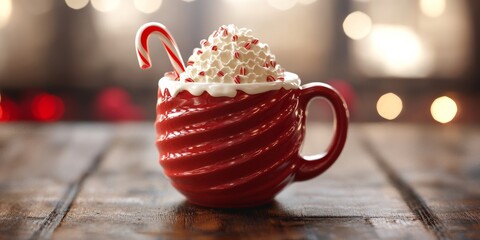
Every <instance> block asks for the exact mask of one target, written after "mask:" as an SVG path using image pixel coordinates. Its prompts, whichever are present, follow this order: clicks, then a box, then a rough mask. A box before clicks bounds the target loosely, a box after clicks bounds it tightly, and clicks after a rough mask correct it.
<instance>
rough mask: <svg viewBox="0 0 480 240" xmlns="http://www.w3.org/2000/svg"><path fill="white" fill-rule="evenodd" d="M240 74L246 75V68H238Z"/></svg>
mask: <svg viewBox="0 0 480 240" xmlns="http://www.w3.org/2000/svg"><path fill="white" fill-rule="evenodd" d="M240 75H247V69H246V68H245V67H241V68H240Z"/></svg>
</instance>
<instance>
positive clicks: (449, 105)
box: [430, 96, 458, 123]
mask: <svg viewBox="0 0 480 240" xmlns="http://www.w3.org/2000/svg"><path fill="white" fill-rule="evenodd" d="M457 110H458V109H457V104H456V103H455V101H453V99H451V98H449V97H447V96H442V97H439V98H437V99H435V101H433V103H432V106H431V107H430V112H431V113H432V117H433V119H435V121H437V122H440V123H448V122H450V121H452V120H453V118H454V117H455V115H457Z"/></svg>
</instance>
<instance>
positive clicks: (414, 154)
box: [364, 124, 480, 239]
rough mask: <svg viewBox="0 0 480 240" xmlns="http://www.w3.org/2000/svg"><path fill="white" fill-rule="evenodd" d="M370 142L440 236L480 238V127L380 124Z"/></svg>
mask: <svg viewBox="0 0 480 240" xmlns="http://www.w3.org/2000/svg"><path fill="white" fill-rule="evenodd" d="M364 133H365V136H366V139H365V140H364V143H365V145H366V146H367V148H368V149H369V151H370V152H371V153H372V155H374V156H375V158H376V161H377V163H378V164H379V166H380V167H381V168H383V169H384V170H385V171H386V172H387V173H388V175H389V179H390V181H391V182H392V183H393V184H394V185H396V186H397V188H398V189H399V192H400V193H401V194H402V196H403V197H404V199H405V200H406V201H407V202H409V206H410V208H411V209H412V210H413V211H414V212H415V213H416V215H417V216H418V217H419V219H421V220H422V222H423V223H424V225H425V226H426V227H427V228H428V229H430V230H431V231H432V232H433V233H434V234H435V235H436V236H437V237H438V238H440V239H479V238H480V159H479V156H480V148H479V146H480V129H479V128H478V127H465V126H463V127H460V126H454V125H446V126H439V125H437V126H416V125H389V124H374V125H369V126H367V127H365V129H364Z"/></svg>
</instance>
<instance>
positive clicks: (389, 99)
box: [377, 93, 403, 120]
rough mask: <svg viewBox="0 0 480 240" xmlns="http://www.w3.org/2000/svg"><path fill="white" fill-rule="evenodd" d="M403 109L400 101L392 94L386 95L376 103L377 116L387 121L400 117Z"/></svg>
mask: <svg viewBox="0 0 480 240" xmlns="http://www.w3.org/2000/svg"><path fill="white" fill-rule="evenodd" d="M402 109H403V103H402V99H400V97H399V96H397V95H395V94H394V93H386V94H384V95H382V96H381V97H380V98H379V99H378V101H377V112H378V114H379V115H380V116H381V117H383V118H385V119H387V120H393V119H395V118H397V117H398V115H400V113H401V112H402Z"/></svg>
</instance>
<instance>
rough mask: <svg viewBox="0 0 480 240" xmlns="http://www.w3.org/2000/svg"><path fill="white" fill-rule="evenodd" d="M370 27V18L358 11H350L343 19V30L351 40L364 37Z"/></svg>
mask: <svg viewBox="0 0 480 240" xmlns="http://www.w3.org/2000/svg"><path fill="white" fill-rule="evenodd" d="M371 29H372V20H371V19H370V17H369V16H368V15H367V14H365V13H363V12H360V11H356V12H353V13H350V14H349V15H348V16H347V17H346V18H345V20H344V21H343V31H344V32H345V34H346V35H347V36H348V37H349V38H351V39H353V40H360V39H362V38H364V37H366V36H367V35H368V34H369V33H370V30H371Z"/></svg>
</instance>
